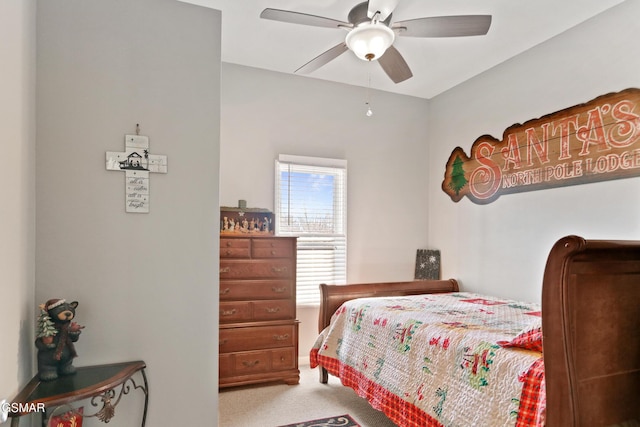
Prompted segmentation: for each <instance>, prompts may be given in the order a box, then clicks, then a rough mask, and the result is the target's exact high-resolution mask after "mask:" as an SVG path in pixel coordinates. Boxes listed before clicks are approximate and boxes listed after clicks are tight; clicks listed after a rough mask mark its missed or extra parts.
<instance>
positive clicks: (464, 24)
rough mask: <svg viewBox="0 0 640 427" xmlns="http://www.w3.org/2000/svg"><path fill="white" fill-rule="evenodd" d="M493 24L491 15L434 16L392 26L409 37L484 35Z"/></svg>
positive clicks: (400, 33) (399, 33) (402, 34)
mask: <svg viewBox="0 0 640 427" xmlns="http://www.w3.org/2000/svg"><path fill="white" fill-rule="evenodd" d="M490 26H491V15H459V16H433V17H429V18H418V19H410V20H408V21H402V22H396V23H394V24H393V26H392V28H393V29H394V30H400V31H399V32H398V35H400V36H407V37H463V36H483V35H485V34H487V32H488V31H489V27H490Z"/></svg>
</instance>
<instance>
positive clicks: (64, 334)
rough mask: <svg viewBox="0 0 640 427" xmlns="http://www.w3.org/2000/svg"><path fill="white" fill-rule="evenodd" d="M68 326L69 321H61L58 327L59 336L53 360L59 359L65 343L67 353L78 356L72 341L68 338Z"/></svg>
mask: <svg viewBox="0 0 640 427" xmlns="http://www.w3.org/2000/svg"><path fill="white" fill-rule="evenodd" d="M70 326H71V325H70V324H69V323H63V324H62V325H60V327H59V328H58V329H59V331H60V337H59V338H58V346H57V347H56V352H55V354H54V356H53V357H54V359H55V360H60V359H61V358H62V352H63V351H64V346H65V345H66V346H67V347H68V348H69V353H70V354H69V355H70V356H71V358H74V357H76V356H78V354H77V353H76V348H75V347H74V345H73V342H71V339H70V338H69V327H70Z"/></svg>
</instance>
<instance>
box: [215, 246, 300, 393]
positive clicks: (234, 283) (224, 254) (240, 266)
mask: <svg viewBox="0 0 640 427" xmlns="http://www.w3.org/2000/svg"><path fill="white" fill-rule="evenodd" d="M219 340H220V356H219V357H220V359H219V360H220V382H219V386H220V387H221V388H222V387H230V386H237V385H243V384H253V383H260V382H270V381H280V380H282V381H284V382H286V383H287V384H298V382H299V381H300V371H299V370H298V321H297V320H296V238H295V237H274V236H271V235H243V234H239V235H235V234H222V235H221V236H220V336H219Z"/></svg>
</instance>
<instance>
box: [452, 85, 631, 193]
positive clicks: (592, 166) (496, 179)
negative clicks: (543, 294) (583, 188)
mask: <svg viewBox="0 0 640 427" xmlns="http://www.w3.org/2000/svg"><path fill="white" fill-rule="evenodd" d="M634 176H640V89H637V88H631V89H626V90H623V91H621V92H616V93H610V94H607V95H602V96H600V97H598V98H596V99H593V100H592V101H589V102H587V103H585V104H581V105H576V106H574V107H571V108H568V109H565V110H561V111H558V112H555V113H552V114H549V115H546V116H544V117H541V118H539V119H534V120H530V121H528V122H526V123H524V124H515V125H513V126H511V127H509V128H508V129H506V130H505V131H504V134H503V137H502V141H498V140H497V139H495V138H493V137H491V136H489V135H484V136H481V137H479V138H478V139H476V141H475V142H474V143H473V145H472V146H471V154H470V156H467V155H466V154H465V152H464V150H463V149H462V148H460V147H456V148H455V149H454V150H453V152H452V153H451V156H449V160H448V162H447V167H446V170H445V174H444V181H443V182H442V190H443V191H444V192H445V193H447V194H448V195H449V196H450V197H451V199H452V200H453V201H454V202H458V201H460V200H461V199H462V198H463V197H464V196H467V197H468V198H469V200H471V201H472V202H474V203H477V204H487V203H491V202H493V201H494V200H496V199H497V198H498V197H499V196H501V195H503V194H509V193H519V192H523V191H533V190H542V189H547V188H553V187H562V186H568V185H576V184H585V183H590V182H596V181H605V180H611V179H618V178H628V177H634Z"/></svg>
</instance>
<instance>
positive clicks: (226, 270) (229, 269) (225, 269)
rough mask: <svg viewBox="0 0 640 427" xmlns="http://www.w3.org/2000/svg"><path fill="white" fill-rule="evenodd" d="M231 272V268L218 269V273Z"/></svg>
mask: <svg viewBox="0 0 640 427" xmlns="http://www.w3.org/2000/svg"><path fill="white" fill-rule="evenodd" d="M230 271H231V267H224V268H221V269H220V273H228V272H230Z"/></svg>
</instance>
